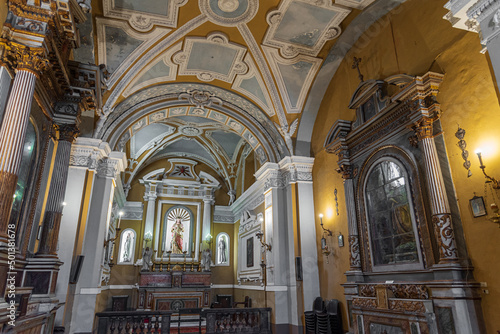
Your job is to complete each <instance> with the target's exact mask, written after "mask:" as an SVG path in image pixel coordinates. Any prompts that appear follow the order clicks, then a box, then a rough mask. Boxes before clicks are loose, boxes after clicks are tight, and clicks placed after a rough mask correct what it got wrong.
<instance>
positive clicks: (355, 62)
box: [352, 57, 363, 82]
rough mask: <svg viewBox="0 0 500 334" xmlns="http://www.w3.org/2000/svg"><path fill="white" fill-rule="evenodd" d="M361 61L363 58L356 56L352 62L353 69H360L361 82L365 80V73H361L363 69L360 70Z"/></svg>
mask: <svg viewBox="0 0 500 334" xmlns="http://www.w3.org/2000/svg"><path fill="white" fill-rule="evenodd" d="M360 63H361V58H356V57H354V59H353V63H352V69H357V70H358V74H359V76H358V78H359V80H360V81H361V82H363V74H361V71H360V70H359V64H360Z"/></svg>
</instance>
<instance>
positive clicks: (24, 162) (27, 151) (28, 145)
mask: <svg viewBox="0 0 500 334" xmlns="http://www.w3.org/2000/svg"><path fill="white" fill-rule="evenodd" d="M36 146H37V143H36V131H35V127H34V126H33V124H32V123H31V122H28V126H27V129H26V139H25V140H24V147H23V151H22V157H21V167H20V169H19V176H18V178H17V185H16V191H15V193H14V202H13V203H12V210H11V213H10V224H16V223H17V221H18V220H19V216H20V215H21V209H22V207H23V203H24V202H25V201H26V198H25V195H26V194H27V192H26V191H27V189H28V187H29V184H30V180H31V177H30V174H32V172H33V166H34V163H33V162H34V158H35V156H36V154H35V152H36V150H37V147H36Z"/></svg>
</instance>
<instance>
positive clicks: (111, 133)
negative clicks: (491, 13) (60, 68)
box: [83, 0, 402, 197]
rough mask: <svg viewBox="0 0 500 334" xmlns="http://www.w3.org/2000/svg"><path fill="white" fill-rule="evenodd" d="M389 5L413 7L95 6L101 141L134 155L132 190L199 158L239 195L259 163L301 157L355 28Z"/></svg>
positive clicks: (223, 2)
mask: <svg viewBox="0 0 500 334" xmlns="http://www.w3.org/2000/svg"><path fill="white" fill-rule="evenodd" d="M384 1H390V2H391V3H392V2H398V1H402V0H377V1H375V0H266V1H259V0H148V1H140V0H103V1H93V5H94V6H93V8H91V11H92V15H93V20H91V21H92V23H93V24H94V29H95V34H89V35H92V36H93V38H94V41H93V42H94V43H93V45H96V50H93V49H92V52H96V55H95V59H96V61H97V62H98V63H100V64H104V65H106V70H107V71H108V72H109V76H108V78H107V79H106V81H105V82H104V84H105V85H107V88H108V91H107V92H106V94H105V96H104V101H103V108H102V109H101V110H98V111H97V113H96V115H95V119H94V120H93V122H95V124H96V127H95V131H94V133H93V136H94V137H95V138H100V139H102V140H104V141H107V142H109V143H110V145H111V146H112V147H113V148H114V149H116V150H121V151H123V152H126V154H127V156H128V159H129V163H130V165H129V166H130V167H129V168H128V169H127V171H126V178H125V179H126V180H125V182H126V183H127V184H130V182H131V181H132V179H133V177H134V176H135V175H137V173H138V172H139V171H140V170H141V169H142V168H144V167H146V166H148V165H149V164H151V163H152V162H154V161H158V160H159V159H166V158H167V159H171V158H189V159H191V160H193V161H196V162H198V163H199V164H205V165H206V166H209V167H210V168H211V169H212V170H213V172H214V173H215V174H217V175H218V176H219V177H221V178H222V179H224V180H226V185H225V188H227V189H228V191H234V190H235V187H236V185H237V184H242V183H244V182H242V181H241V180H240V181H239V183H238V181H236V179H237V178H238V177H240V176H237V175H238V173H239V172H240V171H241V170H242V168H243V169H244V166H245V159H247V158H248V157H251V158H252V159H253V160H252V161H255V162H256V164H255V168H258V167H259V166H260V165H262V164H264V163H266V162H278V161H280V160H281V159H282V158H283V157H285V156H288V155H291V154H293V153H294V152H295V145H296V141H295V138H296V137H297V131H298V129H299V130H300V127H301V124H302V123H304V124H309V125H308V126H309V127H310V126H311V124H313V122H311V120H310V118H311V117H315V111H314V108H313V109H312V111H311V110H309V109H311V108H309V107H308V106H309V105H311V103H313V101H311V96H312V97H313V99H314V103H313V104H314V105H316V104H319V103H320V102H321V99H322V96H317V95H318V94H316V93H315V92H316V91H317V89H316V88H315V87H316V86H317V85H316V81H318V80H320V81H321V80H324V79H323V76H322V75H321V74H319V73H321V71H322V70H323V69H324V68H325V67H326V68H327V69H328V68H330V67H331V65H330V62H331V60H329V59H328V58H327V57H328V55H329V53H330V52H331V50H334V49H335V47H336V44H335V43H337V41H338V40H339V36H340V39H342V36H343V35H342V30H341V28H340V27H341V25H342V27H344V29H348V28H349V25H346V24H344V23H343V21H344V19H345V18H346V17H347V16H348V15H351V18H350V19H349V20H348V21H349V22H355V21H356V17H354V16H357V15H362V14H363V13H365V12H367V11H370V8H371V7H374V6H377V5H378V4H381V3H383V2H384ZM372 2H373V4H372ZM86 4H87V5H88V4H89V2H88V1H87V2H86ZM96 6H97V7H96ZM353 8H355V9H357V10H355V11H352V9H353ZM85 31H87V32H89V31H90V30H89V29H88V28H86V30H85ZM83 37H85V36H83ZM87 38H88V36H87ZM84 45H87V46H91V45H92V43H90V42H89V43H86V44H84ZM88 54H92V53H87V55H88ZM318 97H319V98H318ZM311 115H312V116H311ZM303 120H305V121H304V122H303ZM301 142H302V141H301ZM233 197H234V196H233Z"/></svg>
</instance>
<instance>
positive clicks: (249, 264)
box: [247, 237, 253, 268]
mask: <svg viewBox="0 0 500 334" xmlns="http://www.w3.org/2000/svg"><path fill="white" fill-rule="evenodd" d="M250 267H253V237H250V238H248V239H247V268H250Z"/></svg>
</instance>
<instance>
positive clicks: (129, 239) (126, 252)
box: [118, 229, 135, 263]
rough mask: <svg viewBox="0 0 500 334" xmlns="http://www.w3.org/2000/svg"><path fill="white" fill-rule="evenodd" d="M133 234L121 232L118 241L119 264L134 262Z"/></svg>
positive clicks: (129, 231) (127, 231)
mask: <svg viewBox="0 0 500 334" xmlns="http://www.w3.org/2000/svg"><path fill="white" fill-rule="evenodd" d="M134 248H135V232H134V231H132V230H130V229H126V230H125V231H123V233H122V236H121V241H120V254H119V257H118V261H119V263H127V262H128V263H132V262H133V261H134Z"/></svg>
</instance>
